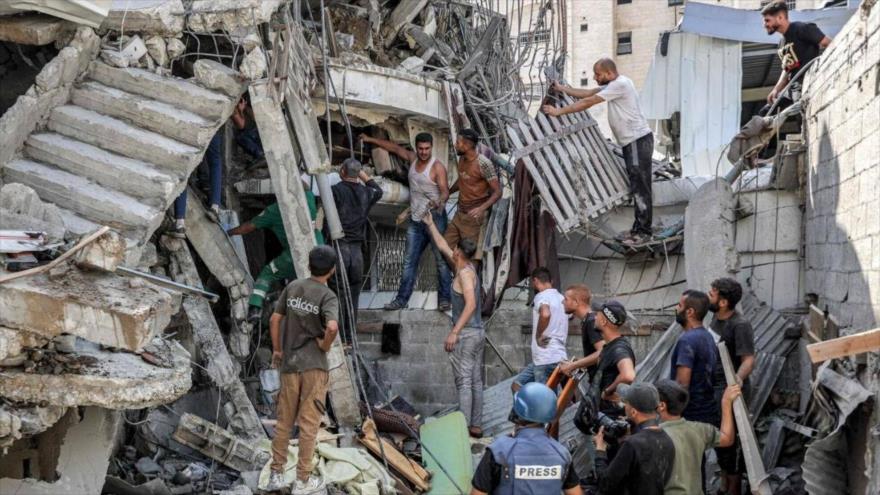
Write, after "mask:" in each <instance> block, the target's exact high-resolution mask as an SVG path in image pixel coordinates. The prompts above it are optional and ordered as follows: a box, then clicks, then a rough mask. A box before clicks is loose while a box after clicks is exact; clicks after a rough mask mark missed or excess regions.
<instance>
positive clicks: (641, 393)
mask: <svg viewBox="0 0 880 495" xmlns="http://www.w3.org/2000/svg"><path fill="white" fill-rule="evenodd" d="M617 394H618V395H620V400H622V401H623V402H624V403H626V404H629V407H632V408H633V409H635V410H636V411H639V412H643V413H652V412H655V411H657V406H659V405H660V394H659V393H658V392H657V387H655V386H654V385H651V384H650V383H647V382H636V383H633V384H631V385H630V384H627V383H622V384H620V385H618V386H617Z"/></svg>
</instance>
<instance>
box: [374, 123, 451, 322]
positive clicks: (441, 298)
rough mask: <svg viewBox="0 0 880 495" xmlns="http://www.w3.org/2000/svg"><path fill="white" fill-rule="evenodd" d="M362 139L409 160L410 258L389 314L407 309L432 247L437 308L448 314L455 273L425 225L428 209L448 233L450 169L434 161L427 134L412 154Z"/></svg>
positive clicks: (388, 307) (392, 145) (431, 140)
mask: <svg viewBox="0 0 880 495" xmlns="http://www.w3.org/2000/svg"><path fill="white" fill-rule="evenodd" d="M360 139H361V141H362V142H364V143H367V144H374V145H376V146H378V147H380V148H382V149H384V150H386V151H388V152H390V153H394V154H395V155H397V156H399V157H400V158H402V159H404V160H406V161H408V162H409V163H410V166H409V193H410V204H409V209H410V221H409V227H408V228H407V229H406V258H405V259H404V263H403V275H402V276H401V278H400V288H398V289H397V296H396V297H395V298H394V300H393V301H391V302H390V303H388V304H386V305H385V309H386V310H388V311H394V310H397V309H404V308H406V305H407V303H408V302H409V298H410V296H411V295H412V292H413V288H414V287H415V284H416V277H417V276H418V274H419V260H421V258H422V253H424V252H425V248H427V247H428V245H430V246H431V250H432V251H433V252H434V261H435V262H436V263H437V287H438V289H437V309H439V310H440V311H448V310H449V308H450V299H449V285H450V284H451V282H452V274H451V273H450V272H449V267H448V266H446V262H445V261H444V260H443V258H442V257H441V256H440V252H439V251H437V245H436V244H435V243H434V242H433V241H432V240H431V233H430V232H429V231H428V228H427V227H426V226H425V224H424V223H423V222H422V218H424V216H425V214H426V213H427V212H428V210H430V211H431V215H432V217H433V218H432V220H433V221H434V225H436V226H437V230H439V231H440V233H441V234H442V233H444V232H446V208H445V206H446V200H448V199H449V185H448V183H447V180H446V167H445V166H444V165H443V163H441V162H440V161H439V160H437V159H436V158H434V137H433V136H431V134H429V133H427V132H422V133H419V134H417V135H416V150H415V151H411V150H408V149H406V148H404V147H403V146H400V145H399V144H397V143H394V142H392V141H386V140H384V139H378V138H372V137H369V136H367V135H365V134H361V136H360Z"/></svg>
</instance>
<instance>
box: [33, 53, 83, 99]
mask: <svg viewBox="0 0 880 495" xmlns="http://www.w3.org/2000/svg"><path fill="white" fill-rule="evenodd" d="M78 62H79V51H78V50H77V49H76V48H73V47H69V46H68V47H64V48H62V49H61V51H60V52H58V55H56V56H55V58H53V59H52V60H50V61H49V63H47V64H46V65H44V66H43V68H42V70H40V73H39V74H37V77H36V79H35V80H34V84H35V85H36V87H37V88H38V89H39V90H41V91H49V90H52V89H56V88H58V87H59V86H61V85H64V84H70V83H72V82H73V80H74V79H75V78H76V76H77V75H78V74H79V63H78Z"/></svg>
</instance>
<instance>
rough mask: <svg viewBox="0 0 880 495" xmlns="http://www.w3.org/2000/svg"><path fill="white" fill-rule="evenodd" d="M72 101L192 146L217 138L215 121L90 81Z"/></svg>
mask: <svg viewBox="0 0 880 495" xmlns="http://www.w3.org/2000/svg"><path fill="white" fill-rule="evenodd" d="M70 99H71V102H73V103H75V104H76V105H79V106H81V107H83V108H88V109H89V110H94V111H96V112H98V113H102V114H104V115H109V116H111V117H117V118H122V119H125V120H127V121H129V122H132V123H134V124H137V126H138V127H141V128H143V129H148V130H150V131H153V132H158V133H159V134H162V135H163V136H167V137H170V138H172V139H174V140H176V141H180V142H183V143H186V144H189V145H192V146H197V147H200V148H201V147H203V146H207V145H208V142H209V141H211V138H212V137H213V136H214V127H215V126H214V121H213V120H208V119H207V118H205V117H202V116H201V115H198V114H195V113H193V112H190V111H188V110H184V109H181V108H180V107H178V106H175V105H171V104H169V103H165V102H161V101H156V100H154V99H151V98H147V97H145V96H143V95H136V94H132V93H128V92H126V91H122V90H121V89H117V88H111V87H110V86H105V85H103V84H101V83H99V82H96V81H87V82H85V83H83V84H82V85H80V86H79V87H76V88H73V90H71V92H70Z"/></svg>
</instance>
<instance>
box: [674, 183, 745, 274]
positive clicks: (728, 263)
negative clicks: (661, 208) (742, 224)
mask: <svg viewBox="0 0 880 495" xmlns="http://www.w3.org/2000/svg"><path fill="white" fill-rule="evenodd" d="M735 205H736V200H735V199H734V196H733V192H732V191H731V189H730V185H729V184H728V183H727V182H726V181H725V180H723V179H714V180H711V181H709V182H706V183H705V184H703V185H702V186H700V188H699V189H698V190H697V192H696V194H694V196H693V198H692V199H691V201H690V203H689V204H688V207H687V209H686V210H685V240H684V251H685V263H686V273H687V283H688V286H689V287H708V286H709V284H710V283H711V282H712V280H714V279H716V278H720V277H726V276H730V275H732V274H734V273H735V272H736V269H737V263H738V261H737V255H736V245H735V237H734V235H735V232H734V229H735V225H734V221H735V214H734V207H735Z"/></svg>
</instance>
